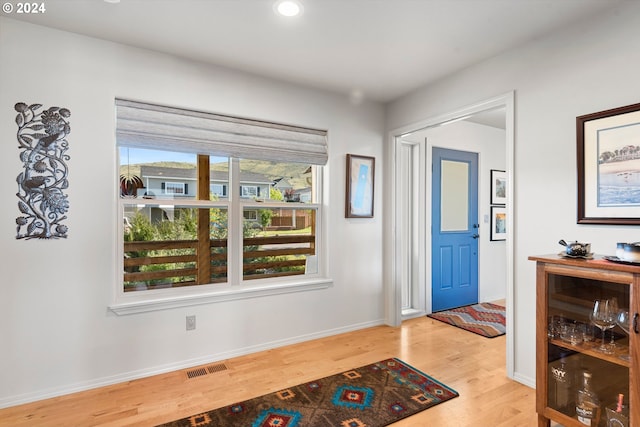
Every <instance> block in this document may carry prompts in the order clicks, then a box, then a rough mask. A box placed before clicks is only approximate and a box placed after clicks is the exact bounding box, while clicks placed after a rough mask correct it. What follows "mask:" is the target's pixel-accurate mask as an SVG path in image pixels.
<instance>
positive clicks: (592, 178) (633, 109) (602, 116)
mask: <svg viewBox="0 0 640 427" xmlns="http://www.w3.org/2000/svg"><path fill="white" fill-rule="evenodd" d="M576 139H577V155H578V156H577V157H578V158H577V163H578V165H577V166H578V220H577V222H578V224H611V225H639V224H640V104H633V105H627V106H624V107H619V108H614V109H611V110H605V111H600V112H597V113H591V114H586V115H583V116H579V117H576Z"/></svg>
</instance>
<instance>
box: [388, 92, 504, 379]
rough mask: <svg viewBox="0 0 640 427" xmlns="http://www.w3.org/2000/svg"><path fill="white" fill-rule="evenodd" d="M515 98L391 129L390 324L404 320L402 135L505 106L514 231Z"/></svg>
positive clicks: (463, 109) (397, 324) (389, 182)
mask: <svg viewBox="0 0 640 427" xmlns="http://www.w3.org/2000/svg"><path fill="white" fill-rule="evenodd" d="M514 99H515V93H514V92H513V91H511V92H507V93H505V94H503V95H500V96H496V97H494V98H491V99H488V100H485V101H481V102H479V103H476V104H472V105H469V106H466V107H463V108H460V109H459V110H456V111H453V112H450V113H447V114H443V115H440V116H437V117H432V118H428V119H425V120H423V121H420V122H418V123H413V124H411V125H407V126H403V127H401V128H399V129H395V130H392V131H391V132H389V144H388V152H387V163H386V166H387V170H388V171H389V173H388V177H389V180H388V182H387V187H386V189H385V190H386V194H388V195H389V196H388V203H385V218H386V224H385V242H386V244H385V245H384V247H385V254H384V255H385V258H384V259H385V266H384V267H385V275H384V279H385V323H386V324H388V325H390V326H399V325H400V324H401V322H402V288H401V283H402V282H401V274H402V271H401V269H400V268H401V266H402V258H401V255H402V246H401V243H402V236H401V234H400V232H401V230H402V217H403V215H402V210H401V208H402V204H401V203H398V200H397V198H398V197H400V196H399V194H401V193H400V191H401V190H402V189H401V188H398V187H399V183H400V182H401V180H400V173H401V172H402V171H401V167H400V163H399V161H400V158H399V156H397V151H398V147H399V145H400V139H401V137H402V135H405V134H408V133H410V132H413V131H417V130H420V129H424V128H427V127H433V126H437V125H441V124H444V123H447V122H452V121H457V120H461V119H463V118H465V117H467V116H469V115H472V114H475V113H479V112H482V111H486V110H492V109H495V108H500V107H504V108H505V118H506V122H505V124H506V126H505V136H506V142H505V147H506V156H505V159H506V165H505V169H506V175H507V182H508V183H509V185H508V186H507V200H508V201H509V203H507V205H506V208H507V230H510V231H512V230H514V227H513V224H514V215H513V212H514V210H513V200H514V199H513V188H514V185H513V184H514V179H513V175H514V173H513V167H514V148H515V132H514V117H515V114H514V104H515V102H514ZM513 237H514V236H513V232H511V233H510V234H508V235H507V238H506V242H505V243H506V247H507V254H506V260H507V262H506V265H507V289H506V332H507V334H506V341H507V344H506V352H507V355H506V356H507V376H508V377H509V378H513V374H514V366H513V365H514V352H515V347H514V340H513V329H514V328H513V318H514V317H513V304H514V279H513V277H514V252H513V251H514V245H513V242H514V238H513Z"/></svg>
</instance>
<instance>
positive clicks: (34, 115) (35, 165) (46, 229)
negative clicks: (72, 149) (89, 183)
mask: <svg viewBox="0 0 640 427" xmlns="http://www.w3.org/2000/svg"><path fill="white" fill-rule="evenodd" d="M41 108H42V105H41V104H31V105H27V104H25V103H24V102H18V103H17V104H16V105H15V109H16V111H17V112H18V115H17V116H16V124H17V125H18V132H17V138H18V148H19V149H20V161H21V162H22V164H23V168H24V170H23V171H22V172H21V173H20V174H19V175H18V177H17V182H18V193H16V196H18V199H19V201H18V209H20V213H21V215H20V216H19V217H17V218H16V224H17V226H18V228H17V235H16V239H33V238H39V239H56V238H66V237H67V232H68V227H67V226H66V225H65V224H63V221H64V220H65V219H67V216H66V215H65V213H66V212H67V211H68V210H69V201H68V200H67V198H68V195H66V194H65V193H64V191H63V190H65V189H66V188H68V187H69V180H68V175H69V169H68V167H67V161H68V160H69V159H70V157H69V155H68V154H67V150H68V149H69V143H68V142H67V140H66V138H67V135H69V132H71V126H70V125H69V121H68V118H69V117H70V116H71V112H70V111H69V110H67V109H66V108H60V107H49V108H48V109H45V110H43V111H42V112H38V110H40V109H41Z"/></svg>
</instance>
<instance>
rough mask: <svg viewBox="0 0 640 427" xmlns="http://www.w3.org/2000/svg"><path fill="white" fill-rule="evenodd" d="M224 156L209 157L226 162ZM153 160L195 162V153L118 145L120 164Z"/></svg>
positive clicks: (217, 161)
mask: <svg viewBox="0 0 640 427" xmlns="http://www.w3.org/2000/svg"><path fill="white" fill-rule="evenodd" d="M226 161H227V158H226V157H211V163H212V164H214V163H220V162H226ZM154 162H184V163H193V164H195V163H196V155H195V154H193V153H180V152H176V151H161V150H146V149H141V148H129V147H120V164H121V165H129V164H130V165H136V164H140V163H154Z"/></svg>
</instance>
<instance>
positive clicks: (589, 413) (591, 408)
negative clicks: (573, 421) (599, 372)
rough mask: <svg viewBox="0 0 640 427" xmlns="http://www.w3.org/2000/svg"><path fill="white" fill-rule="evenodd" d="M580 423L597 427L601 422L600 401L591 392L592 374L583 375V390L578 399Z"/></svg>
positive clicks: (577, 406)
mask: <svg viewBox="0 0 640 427" xmlns="http://www.w3.org/2000/svg"><path fill="white" fill-rule="evenodd" d="M576 415H577V416H578V421H580V422H581V423H582V424H584V425H586V426H591V427H596V426H597V425H598V423H599V422H600V400H599V399H598V396H596V394H595V393H594V392H593V390H591V372H589V371H584V372H583V373H582V388H580V389H579V390H578V395H577V399H576Z"/></svg>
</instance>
